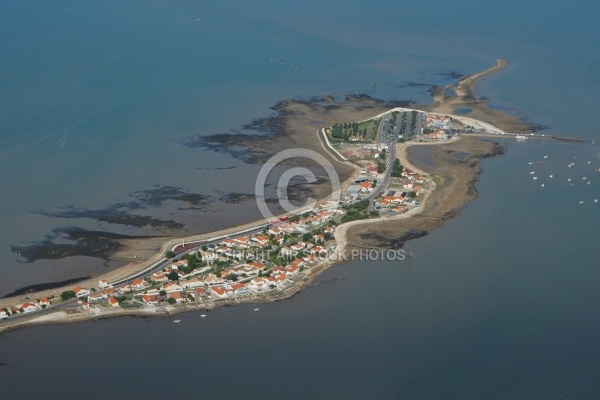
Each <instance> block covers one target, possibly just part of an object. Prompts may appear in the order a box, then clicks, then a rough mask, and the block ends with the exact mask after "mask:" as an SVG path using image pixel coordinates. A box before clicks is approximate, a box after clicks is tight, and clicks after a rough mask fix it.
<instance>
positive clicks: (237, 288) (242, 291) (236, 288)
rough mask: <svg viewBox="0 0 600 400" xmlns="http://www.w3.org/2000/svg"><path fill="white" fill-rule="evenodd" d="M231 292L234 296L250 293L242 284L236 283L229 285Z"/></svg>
mask: <svg viewBox="0 0 600 400" xmlns="http://www.w3.org/2000/svg"><path fill="white" fill-rule="evenodd" d="M231 291H232V292H233V293H236V294H249V293H250V291H249V290H248V288H246V285H245V284H243V283H236V284H235V285H231Z"/></svg>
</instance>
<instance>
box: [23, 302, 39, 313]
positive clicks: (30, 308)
mask: <svg viewBox="0 0 600 400" xmlns="http://www.w3.org/2000/svg"><path fill="white" fill-rule="evenodd" d="M20 308H21V309H23V312H32V311H36V310H38V308H37V306H36V305H34V304H31V303H23V304H21V307H20Z"/></svg>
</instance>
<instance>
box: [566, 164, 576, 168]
mask: <svg viewBox="0 0 600 400" xmlns="http://www.w3.org/2000/svg"><path fill="white" fill-rule="evenodd" d="M574 166H575V163H570V164H569V165H567V167H569V168H573V167H574Z"/></svg>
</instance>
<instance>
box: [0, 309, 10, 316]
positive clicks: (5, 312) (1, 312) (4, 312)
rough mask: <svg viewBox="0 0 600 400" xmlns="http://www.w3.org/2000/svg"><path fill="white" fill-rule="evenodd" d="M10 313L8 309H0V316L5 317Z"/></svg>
mask: <svg viewBox="0 0 600 400" xmlns="http://www.w3.org/2000/svg"><path fill="white" fill-rule="evenodd" d="M9 315H10V311H8V310H7V309H6V308H3V309H0V318H6V317H8V316H9Z"/></svg>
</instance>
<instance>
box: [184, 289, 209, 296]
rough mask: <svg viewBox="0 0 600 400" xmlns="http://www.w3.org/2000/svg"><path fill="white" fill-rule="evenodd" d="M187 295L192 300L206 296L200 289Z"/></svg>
mask: <svg viewBox="0 0 600 400" xmlns="http://www.w3.org/2000/svg"><path fill="white" fill-rule="evenodd" d="M188 293H189V294H191V295H192V296H193V297H194V298H196V297H199V298H202V297H204V296H205V295H206V291H205V290H204V289H202V288H197V289H195V290H192V291H191V292H188Z"/></svg>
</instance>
